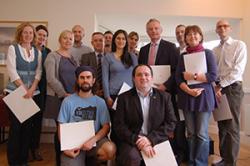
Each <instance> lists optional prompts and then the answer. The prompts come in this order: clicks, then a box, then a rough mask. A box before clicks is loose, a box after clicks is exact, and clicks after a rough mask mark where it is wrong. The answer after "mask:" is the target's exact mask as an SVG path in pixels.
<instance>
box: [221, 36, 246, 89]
mask: <svg viewBox="0 0 250 166" xmlns="http://www.w3.org/2000/svg"><path fill="white" fill-rule="evenodd" d="M238 42H239V43H238V46H237V48H236V50H235V53H234V54H235V55H236V56H235V59H233V60H232V61H233V62H234V66H232V68H231V69H232V71H231V72H229V73H230V74H229V76H227V77H226V78H225V79H224V80H221V82H220V83H221V85H222V86H223V85H227V84H228V82H231V80H232V79H234V78H237V77H239V76H242V75H243V73H244V70H245V67H246V63H247V48H246V44H245V43H244V42H242V41H238Z"/></svg>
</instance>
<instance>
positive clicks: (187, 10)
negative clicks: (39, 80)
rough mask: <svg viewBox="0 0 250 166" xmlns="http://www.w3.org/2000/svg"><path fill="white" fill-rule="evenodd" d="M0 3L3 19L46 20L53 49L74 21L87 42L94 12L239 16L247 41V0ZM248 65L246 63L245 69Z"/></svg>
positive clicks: (35, 0) (249, 20)
mask: <svg viewBox="0 0 250 166" xmlns="http://www.w3.org/2000/svg"><path fill="white" fill-rule="evenodd" d="M0 4H1V5H0V20H2V21H3V20H8V21H15V20H19V21H22V20H25V21H26V20H27V21H48V23H49V25H48V28H49V32H50V36H49V41H48V44H49V47H50V48H52V49H56V48H57V38H58V36H59V33H60V32H61V31H62V30H64V29H71V27H72V26H73V25H74V24H82V25H83V26H84V27H85V29H86V37H85V39H84V42H85V43H87V44H88V45H90V42H89V41H90V36H91V33H92V32H93V31H94V30H96V23H97V21H98V20H96V14H97V13H98V14H101V13H105V14H114V15H115V14H118V13H119V14H126V13H129V14H134V15H143V14H147V15H152V17H155V16H157V15H158V16H161V15H175V16H176V15H177V16H208V17H231V18H242V33H241V36H242V40H244V41H245V42H246V43H247V45H249V44H250V33H249V28H250V13H249V12H247V11H249V9H250V2H249V1H248V0H219V1H218V0H207V1H201V0H188V1H187V0H105V1H101V0H73V1H70V0H43V1H38V0H0ZM121 19H122V18H121ZM248 50H249V51H248V52H250V49H249V48H248ZM249 69H250V65H249V63H248V66H247V71H249ZM244 84H245V87H247V88H248V89H249V90H250V77H247V75H246V74H245V83H244Z"/></svg>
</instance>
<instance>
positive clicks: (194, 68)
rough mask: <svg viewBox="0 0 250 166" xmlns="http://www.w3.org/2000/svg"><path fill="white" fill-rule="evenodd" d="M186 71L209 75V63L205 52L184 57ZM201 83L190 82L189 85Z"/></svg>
mask: <svg viewBox="0 0 250 166" xmlns="http://www.w3.org/2000/svg"><path fill="white" fill-rule="evenodd" d="M184 64H185V70H186V71H187V72H191V73H207V61H206V55H205V52H204V51H202V52H197V53H192V54H186V55H184ZM198 83H201V82H200V81H196V80H188V81H187V84H188V85H192V84H198Z"/></svg>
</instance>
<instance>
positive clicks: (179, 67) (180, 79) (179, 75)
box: [175, 54, 186, 87]
mask: <svg viewBox="0 0 250 166" xmlns="http://www.w3.org/2000/svg"><path fill="white" fill-rule="evenodd" d="M183 56H184V54H181V55H180V56H179V60H178V64H177V67H176V71H175V80H176V84H177V86H178V87H179V86H180V84H181V83H182V82H186V81H185V80H184V78H183V74H182V73H183V72H184V71H185V67H184V59H183Z"/></svg>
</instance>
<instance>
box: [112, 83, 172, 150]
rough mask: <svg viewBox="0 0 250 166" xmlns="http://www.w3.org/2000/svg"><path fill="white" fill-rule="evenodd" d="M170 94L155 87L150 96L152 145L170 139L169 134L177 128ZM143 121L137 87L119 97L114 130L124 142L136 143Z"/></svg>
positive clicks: (150, 137)
mask: <svg viewBox="0 0 250 166" xmlns="http://www.w3.org/2000/svg"><path fill="white" fill-rule="evenodd" d="M170 98H171V97H170V95H169V94H168V93H166V92H163V91H159V90H157V89H153V94H152V96H151V97H150V106H149V119H148V134H147V135H146V137H147V138H148V139H149V140H150V141H151V143H152V146H154V145H156V144H158V143H160V142H163V141H165V140H167V139H168V136H167V134H168V133H169V132H173V131H174V129H175V123H176V118H175V115H174V110H173V106H172V102H171V99H170ZM142 123H143V114H142V108H141V104H140V99H139V96H138V95H137V91H136V89H135V88H132V89H131V90H129V91H127V92H125V93H123V94H121V95H120V96H119V97H118V103H117V110H116V111H115V117H114V124H113V126H114V130H115V133H116V135H117V137H118V139H119V140H120V141H121V142H122V143H128V144H131V145H133V146H134V145H135V142H136V140H137V139H138V135H139V133H140V131H141V127H142Z"/></svg>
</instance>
